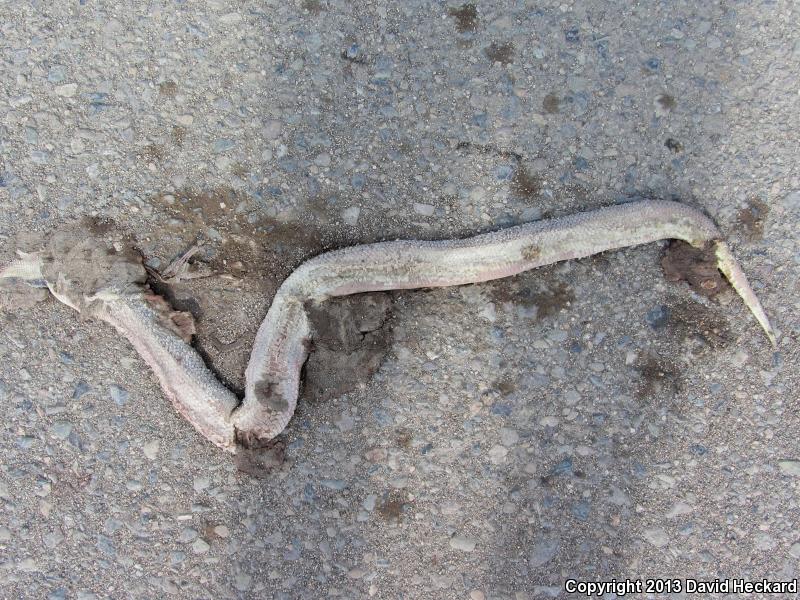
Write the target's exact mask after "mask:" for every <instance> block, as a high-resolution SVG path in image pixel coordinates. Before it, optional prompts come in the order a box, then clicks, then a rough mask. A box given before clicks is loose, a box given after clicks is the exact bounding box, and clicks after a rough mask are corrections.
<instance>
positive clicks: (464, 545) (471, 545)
mask: <svg viewBox="0 0 800 600" xmlns="http://www.w3.org/2000/svg"><path fill="white" fill-rule="evenodd" d="M476 544H477V542H476V541H475V540H474V539H472V538H468V537H464V536H462V535H454V536H453V537H451V538H450V547H451V548H453V549H454V550H461V551H462V552H472V551H473V550H475V545H476Z"/></svg>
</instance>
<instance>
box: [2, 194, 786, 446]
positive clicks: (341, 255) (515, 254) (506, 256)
mask: <svg viewBox="0 0 800 600" xmlns="http://www.w3.org/2000/svg"><path fill="white" fill-rule="evenodd" d="M661 239H679V240H683V241H685V242H688V243H689V244H691V245H692V246H694V247H698V248H702V247H706V246H707V245H712V246H713V249H714V253H715V256H716V259H717V266H718V268H719V269H720V271H722V273H723V274H724V275H725V276H726V278H727V279H728V280H729V281H730V283H731V285H732V286H733V287H734V289H735V290H736V291H737V292H738V293H739V295H740V296H741V297H742V299H743V300H744V302H745V304H746V305H747V306H748V308H749V309H750V311H751V312H752V313H753V315H754V316H755V318H756V320H757V321H758V323H759V324H760V325H761V327H762V328H763V329H764V331H765V332H766V334H767V336H768V337H769V338H770V340H771V341H772V342H773V343H774V341H775V337H774V334H773V331H772V328H771V326H770V324H769V321H768V319H767V316H766V314H765V312H764V310H763V308H762V306H761V304H760V302H759V300H758V298H757V297H756V295H755V293H754V292H753V290H752V288H751V287H750V284H749V283H748V281H747V278H746V277H745V275H744V273H743V272H742V270H741V268H740V267H739V265H738V263H737V262H736V260H735V258H734V257H733V255H732V254H731V252H730V250H729V249H728V246H727V244H725V242H724V241H722V239H721V235H720V232H719V231H718V230H717V228H716V226H715V225H714V223H713V222H712V221H711V220H710V219H709V218H708V217H706V216H705V215H703V214H702V213H701V212H699V211H697V210H695V209H693V208H691V207H688V206H685V205H682V204H679V203H676V202H669V201H642V202H633V203H628V204H622V205H617V206H611V207H608V208H601V209H598V210H594V211H590V212H584V213H577V214H573V215H569V216H566V217H561V218H556V219H549V220H544V221H537V222H533V223H528V224H524V225H519V226H515V227H510V228H507V229H502V230H499V231H495V232H492V233H486V234H481V235H477V236H474V237H469V238H465V239H454V240H444V241H393V242H379V243H374V244H365V245H360V246H352V247H349V248H343V249H341V250H334V251H331V252H326V253H324V254H320V255H318V256H316V257H314V258H312V259H310V260H308V261H306V262H305V263H303V264H301V265H300V266H299V267H298V268H297V269H296V270H295V271H293V272H292V273H291V275H289V277H288V278H287V279H286V280H285V281H284V282H283V284H282V285H281V286H280V288H279V289H278V291H277V293H276V295H275V297H274V299H273V301H272V304H271V306H270V307H269V310H268V311H267V314H266V317H265V318H264V321H263V322H262V323H261V326H260V327H259V330H258V333H257V335H256V339H255V343H254V345H253V349H252V353H251V356H250V361H249V363H248V366H247V370H246V373H245V380H246V384H245V397H244V400H243V401H242V402H241V403H240V402H239V400H238V399H237V398H236V396H235V395H234V394H233V393H232V392H231V391H230V390H228V389H227V388H226V387H225V386H224V385H223V384H222V383H220V382H219V380H218V379H217V378H216V377H215V376H214V375H213V374H212V373H211V372H210V371H209V370H208V368H207V367H206V366H205V364H204V363H203V360H202V359H201V358H200V356H199V355H198V354H197V352H196V351H195V350H194V349H193V348H192V347H191V346H190V345H189V344H188V343H187V342H186V341H185V340H184V339H182V338H181V336H180V335H179V334H178V333H176V332H175V331H174V330H173V329H171V328H170V327H169V326H167V325H165V318H164V314H163V310H159V309H158V308H157V307H156V308H154V304H153V302H152V301H150V300H148V294H147V292H146V290H145V289H144V288H143V287H142V286H141V285H139V283H140V281H139V280H137V281H136V282H135V283H134V284H126V285H124V286H121V285H118V284H114V285H107V284H106V283H103V284H102V285H100V287H99V289H92V290H91V293H89V291H87V290H86V289H77V290H76V289H75V287H76V286H74V285H71V284H72V283H73V280H72V279H70V274H69V273H64V272H63V271H62V270H60V268H59V261H58V258H57V257H54V256H52V255H49V256H48V255H46V254H45V255H26V256H24V257H22V258H21V259H20V260H18V261H16V262H15V263H12V264H11V265H9V266H8V267H7V268H6V269H4V270H3V271H0V278H2V277H5V278H15V277H16V278H19V279H22V280H26V281H30V282H34V281H42V280H44V282H45V283H46V285H47V287H48V288H49V289H50V291H51V292H52V293H53V295H54V296H55V297H56V298H58V299H59V300H61V301H62V302H64V303H66V304H68V305H70V306H72V307H73V308H75V309H76V310H79V311H81V312H84V313H88V314H89V315H90V316H93V317H96V318H99V319H102V320H103V321H106V322H107V323H109V324H110V325H112V326H113V327H114V328H115V329H116V330H117V331H119V332H120V333H121V334H122V335H123V336H124V337H126V338H127V339H128V340H129V341H130V342H131V344H133V346H134V348H135V349H136V350H137V352H138V353H139V354H140V355H141V356H142V358H143V359H144V360H145V362H146V363H147V364H148V365H149V366H150V368H151V369H152V370H153V371H154V373H155V374H156V376H157V378H158V380H159V382H160V384H161V387H162V388H163V390H164V392H165V394H166V395H167V397H168V398H169V399H170V400H171V401H172V403H173V405H174V406H175V407H176V409H177V410H178V411H179V412H180V413H181V414H182V415H183V416H184V417H185V418H186V419H187V420H189V422H190V423H192V425H193V426H194V427H195V428H196V429H197V430H198V431H199V432H200V433H201V434H202V435H203V436H205V437H206V438H208V439H209V440H210V441H212V442H213V443H214V444H216V445H217V446H219V447H221V448H223V449H225V450H228V451H230V452H236V450H237V448H239V447H242V446H244V447H254V446H258V445H261V444H263V443H265V442H267V441H269V440H271V439H272V438H274V437H275V436H277V435H278V434H279V433H280V432H281V431H283V429H284V428H285V427H286V426H287V424H288V423H289V420H290V419H291V417H292V415H293V413H294V410H295V406H296V404H297V397H298V392H299V386H300V373H301V369H302V366H303V363H304V362H305V360H306V358H307V356H308V351H309V350H308V347H309V344H308V342H309V339H310V337H311V336H312V331H311V327H310V324H309V319H308V316H307V313H306V307H307V306H308V304H309V303H317V302H323V301H325V300H326V299H328V298H332V297H335V296H346V295H350V294H358V293H362V292H370V291H381V290H395V289H413V288H430V287H445V286H454V285H463V284H468V283H477V282H483V281H488V280H492V279H499V278H503V277H509V276H512V275H516V274H518V273H522V272H524V271H528V270H530V269H534V268H536V267H540V266H543V265H547V264H551V263H555V262H559V261H563V260H569V259H573V258H580V257H585V256H590V255H592V254H596V253H598V252H603V251H606V250H612V249H615V248H622V247H627V246H634V245H638V244H645V243H648V242H653V241H657V240H661ZM129 279H134V280H136V277H135V276H134V277H129ZM77 287H78V288H81V286H77ZM84 287H85V286H84ZM90 287H93V288H97V287H98V286H97V285H96V284H93V285H92V286H90Z"/></svg>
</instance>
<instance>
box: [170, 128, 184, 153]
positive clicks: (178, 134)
mask: <svg viewBox="0 0 800 600" xmlns="http://www.w3.org/2000/svg"><path fill="white" fill-rule="evenodd" d="M170 137H171V138H172V142H173V143H174V144H175V145H176V146H178V147H179V148H180V147H181V146H183V142H184V141H185V140H186V128H185V127H181V126H180V125H173V126H172V131H171V133H170Z"/></svg>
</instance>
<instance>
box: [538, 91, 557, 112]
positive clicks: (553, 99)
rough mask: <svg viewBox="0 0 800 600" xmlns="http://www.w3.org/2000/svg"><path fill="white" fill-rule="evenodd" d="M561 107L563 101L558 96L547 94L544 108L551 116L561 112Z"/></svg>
mask: <svg viewBox="0 0 800 600" xmlns="http://www.w3.org/2000/svg"><path fill="white" fill-rule="evenodd" d="M560 107H561V99H560V98H559V97H558V96H557V95H556V94H552V93H551V94H547V96H545V97H544V100H542V108H544V111H545V112H546V113H549V114H551V115H554V114H557V113H558V112H559V111H560Z"/></svg>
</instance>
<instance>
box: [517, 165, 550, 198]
mask: <svg viewBox="0 0 800 600" xmlns="http://www.w3.org/2000/svg"><path fill="white" fill-rule="evenodd" d="M541 190H542V178H541V177H537V176H536V175H531V174H530V173H529V172H528V170H527V169H526V168H525V167H523V166H522V165H519V166H518V167H517V168H516V170H515V171H514V177H513V178H512V179H511V191H512V192H513V193H514V194H515V195H517V196H520V197H521V198H535V197H536V196H538V195H539V192H540V191H541Z"/></svg>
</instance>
